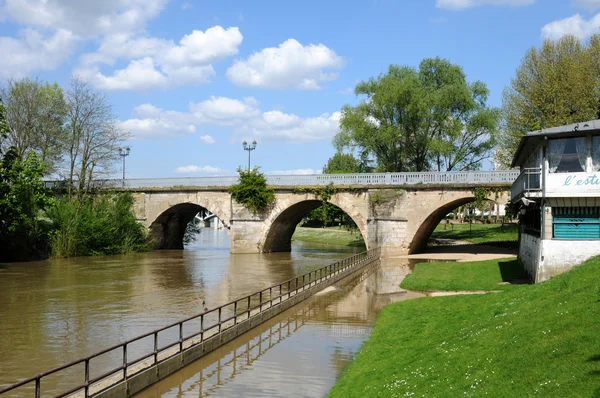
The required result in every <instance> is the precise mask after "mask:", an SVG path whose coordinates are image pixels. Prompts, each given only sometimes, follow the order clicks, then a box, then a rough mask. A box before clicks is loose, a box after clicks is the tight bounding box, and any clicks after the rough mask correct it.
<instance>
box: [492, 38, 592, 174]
mask: <svg viewBox="0 0 600 398" xmlns="http://www.w3.org/2000/svg"><path fill="white" fill-rule="evenodd" d="M599 84H600V36H598V35H596V36H593V37H592V38H591V39H590V40H589V42H588V43H587V45H585V44H584V43H582V42H581V41H580V40H579V39H577V38H576V37H574V36H564V37H562V38H561V39H559V40H557V41H552V40H544V42H543V43H542V46H541V48H540V49H539V50H538V49H536V48H535V47H532V48H531V49H529V51H527V53H526V54H525V57H524V58H523V60H522V61H521V65H519V67H518V68H517V71H516V75H515V77H513V78H512V79H511V82H510V85H509V86H508V87H507V88H506V89H505V90H504V93H503V104H502V107H503V113H504V117H505V125H504V126H503V129H502V132H501V135H500V148H499V149H498V151H497V152H496V162H497V163H498V164H499V165H500V166H501V167H508V166H510V163H511V161H512V157H513V155H514V153H515V151H516V149H517V146H518V144H519V140H520V139H521V137H522V136H523V135H525V133H527V132H529V131H533V130H539V129H542V128H547V127H555V126H562V125H565V124H570V123H577V122H582V121H587V120H591V119H595V118H597V117H599V109H600V100H599V98H600V96H599V88H600V85H599Z"/></svg>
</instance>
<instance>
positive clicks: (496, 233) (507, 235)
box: [430, 221, 519, 247]
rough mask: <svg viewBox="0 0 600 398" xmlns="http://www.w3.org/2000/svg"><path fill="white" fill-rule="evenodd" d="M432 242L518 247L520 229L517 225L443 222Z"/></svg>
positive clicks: (435, 231) (432, 236)
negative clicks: (453, 241) (448, 241)
mask: <svg viewBox="0 0 600 398" xmlns="http://www.w3.org/2000/svg"><path fill="white" fill-rule="evenodd" d="M430 239H431V241H433V243H436V241H440V242H439V243H442V244H444V241H446V240H455V241H465V242H469V243H475V244H493V245H501V246H505V247H518V240H519V227H518V225H517V224H471V225H469V223H462V224H460V223H449V224H445V223H444V222H443V221H442V222H441V223H440V224H439V225H438V226H437V227H436V228H435V230H434V231H433V233H432V234H431V238H430Z"/></svg>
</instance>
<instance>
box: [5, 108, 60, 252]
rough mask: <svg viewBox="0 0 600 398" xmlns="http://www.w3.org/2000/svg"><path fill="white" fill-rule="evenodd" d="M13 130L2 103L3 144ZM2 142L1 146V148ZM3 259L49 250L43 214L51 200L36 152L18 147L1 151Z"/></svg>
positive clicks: (46, 227) (46, 226)
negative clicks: (42, 178)
mask: <svg viewBox="0 0 600 398" xmlns="http://www.w3.org/2000/svg"><path fill="white" fill-rule="evenodd" d="M9 133H10V129H9V127H8V124H7V123H6V119H5V117H4V105H2V104H1V103H0V144H4V140H5V139H6V137H8V136H9ZM1 147H2V145H0V148H1ZM0 156H1V160H0V247H1V248H2V250H0V261H16V260H28V259H31V258H34V257H40V256H41V255H43V254H45V253H46V250H47V248H46V246H47V243H48V241H47V238H48V227H49V226H48V225H46V223H45V222H44V221H43V220H42V219H41V218H40V217H39V213H40V212H41V211H43V210H44V208H45V207H46V206H47V205H48V204H49V203H50V201H51V200H50V198H49V196H48V194H47V192H46V190H45V188H44V183H43V181H42V180H41V176H42V173H43V167H42V163H41V162H40V161H39V159H38V156H37V154H36V153H35V152H33V151H32V152H30V153H28V154H27V157H26V158H25V159H24V160H23V158H22V157H21V156H20V155H19V152H18V150H17V148H16V147H14V146H10V147H8V149H6V150H0Z"/></svg>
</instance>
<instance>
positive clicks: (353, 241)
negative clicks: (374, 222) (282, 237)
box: [292, 227, 365, 247]
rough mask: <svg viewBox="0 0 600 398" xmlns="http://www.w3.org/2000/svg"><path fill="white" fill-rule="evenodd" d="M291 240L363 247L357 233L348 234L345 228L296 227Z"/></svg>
mask: <svg viewBox="0 0 600 398" xmlns="http://www.w3.org/2000/svg"><path fill="white" fill-rule="evenodd" d="M292 240H298V241H302V242H313V243H321V244H324V245H335V246H350V247H364V246H365V242H364V240H363V238H362V236H361V234H360V232H359V231H355V232H350V231H348V230H346V229H345V228H340V227H328V228H306V227H297V228H296V232H294V235H292Z"/></svg>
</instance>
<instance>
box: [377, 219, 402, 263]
mask: <svg viewBox="0 0 600 398" xmlns="http://www.w3.org/2000/svg"><path fill="white" fill-rule="evenodd" d="M407 224H408V219H407V218H406V217H401V216H398V217H391V216H388V217H374V218H369V219H368V220H367V236H368V247H369V248H375V247H378V248H380V249H381V257H392V256H399V255H405V254H408V245H406V244H405V241H406V232H407Z"/></svg>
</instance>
